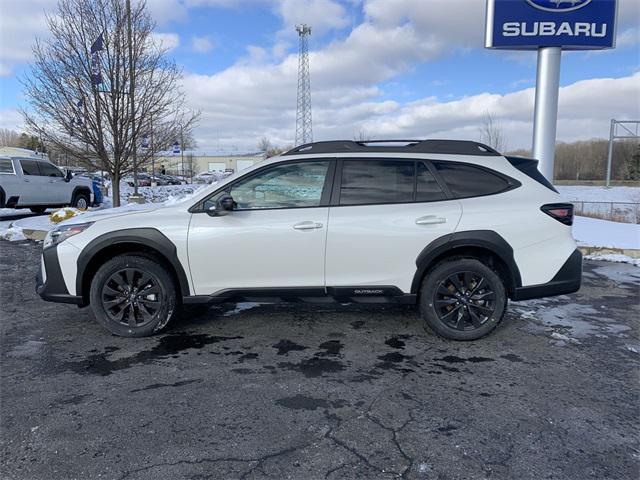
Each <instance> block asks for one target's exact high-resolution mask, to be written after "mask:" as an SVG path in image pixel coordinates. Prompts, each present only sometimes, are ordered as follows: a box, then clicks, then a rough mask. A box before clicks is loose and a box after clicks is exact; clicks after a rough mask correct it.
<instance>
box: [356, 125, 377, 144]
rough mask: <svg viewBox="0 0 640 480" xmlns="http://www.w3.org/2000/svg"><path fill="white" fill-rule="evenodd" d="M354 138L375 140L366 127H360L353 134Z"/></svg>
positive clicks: (357, 139)
mask: <svg viewBox="0 0 640 480" xmlns="http://www.w3.org/2000/svg"><path fill="white" fill-rule="evenodd" d="M353 140H354V141H356V142H369V141H371V140H373V135H372V134H371V132H370V131H369V130H367V129H366V128H360V130H358V131H357V132H355V133H354V134H353Z"/></svg>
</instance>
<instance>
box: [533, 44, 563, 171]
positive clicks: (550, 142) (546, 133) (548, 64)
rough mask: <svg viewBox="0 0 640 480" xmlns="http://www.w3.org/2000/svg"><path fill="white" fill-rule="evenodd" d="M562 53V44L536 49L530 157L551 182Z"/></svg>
mask: <svg viewBox="0 0 640 480" xmlns="http://www.w3.org/2000/svg"><path fill="white" fill-rule="evenodd" d="M561 56H562V48H561V47H542V48H539V49H538V71H537V75H536V103H535V113H534V115H533V158H535V159H537V160H538V161H539V162H540V163H539V168H540V172H541V173H542V174H543V175H544V176H545V177H546V178H547V180H549V181H550V182H551V183H553V161H554V157H555V151H556V126H557V123H558V92H559V89H560V58H561Z"/></svg>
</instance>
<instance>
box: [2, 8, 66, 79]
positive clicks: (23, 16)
mask: <svg viewBox="0 0 640 480" xmlns="http://www.w3.org/2000/svg"><path fill="white" fill-rule="evenodd" d="M54 6H55V0H33V1H29V2H24V1H21V0H3V1H2V2H1V3H0V65H1V67H2V68H0V76H9V75H11V73H12V70H13V68H14V67H15V66H17V65H19V64H22V63H24V62H28V61H29V60H30V59H31V56H32V54H31V46H32V44H33V42H34V41H35V38H36V37H40V38H44V37H47V36H48V30H47V26H46V21H45V12H47V11H51V10H52V8H53V7H54Z"/></svg>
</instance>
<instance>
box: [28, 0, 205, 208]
mask: <svg viewBox="0 0 640 480" xmlns="http://www.w3.org/2000/svg"><path fill="white" fill-rule="evenodd" d="M126 7H127V0H93V1H91V2H87V1H86V0H59V2H58V9H57V12H55V14H52V15H50V16H48V17H47V24H48V27H49V30H50V33H51V35H50V40H47V41H46V42H43V41H39V40H38V41H36V44H35V46H34V47H33V53H34V64H33V66H32V69H31V72H30V74H28V76H27V77H26V78H25V79H24V80H23V83H24V86H25V94H26V97H27V100H28V102H29V104H30V107H31V108H30V109H28V110H24V111H23V115H24V117H25V122H26V125H27V127H28V128H29V130H30V131H31V132H33V133H35V134H36V135H38V136H39V137H41V138H43V140H44V141H45V143H47V144H49V145H51V146H53V147H55V148H56V150H58V151H60V152H62V153H63V154H68V155H69V156H71V157H73V158H76V159H79V160H80V161H81V162H82V163H84V164H86V165H87V166H89V167H91V168H96V169H102V170H106V171H108V172H109V173H110V174H111V178H112V180H113V183H112V185H113V192H112V193H113V204H114V206H118V205H119V203H120V194H119V181H120V179H121V178H122V176H123V175H125V174H127V173H129V172H131V171H132V169H133V167H134V165H133V161H132V157H133V154H134V152H136V153H138V164H139V165H140V166H143V165H145V164H146V163H148V162H149V160H150V158H151V156H152V155H154V154H155V153H157V152H158V151H161V150H166V149H168V148H169V147H170V145H171V144H172V143H173V142H174V141H175V140H176V139H179V138H181V133H182V134H183V135H182V136H185V137H186V136H187V135H188V133H189V132H190V131H191V130H192V128H193V126H194V125H195V122H196V121H197V119H198V116H199V114H198V112H187V111H185V109H184V104H185V97H184V93H183V92H182V90H181V89H180V87H179V82H180V79H181V76H182V72H181V71H180V69H179V68H178V67H177V66H176V65H175V63H174V62H173V61H170V60H168V59H167V58H166V49H163V48H162V47H161V46H160V45H158V44H157V43H156V42H154V40H153V37H152V32H153V29H154V27H155V25H154V23H153V21H152V20H151V17H150V15H149V13H148V12H147V9H146V4H145V2H144V0H140V1H136V0H134V2H133V5H132V6H131V13H130V17H129V16H128V15H127V13H128V12H127V8H126ZM129 18H130V20H131V30H130V33H131V42H129V38H128V37H129V35H128V34H129V29H128V22H127V20H128V19H129ZM96 40H97V42H96ZM100 40H102V42H100ZM99 42H100V43H99ZM130 44H131V48H129V46H130ZM92 47H94V48H92ZM95 50H98V52H97V54H95V53H94V54H93V57H92V53H93V52H92V51H95ZM130 51H131V55H130V54H129V52H130ZM92 59H93V65H92ZM98 76H99V77H101V78H97V77H98ZM132 84H135V95H134V96H132V95H131V92H132V90H133V89H132V88H131V86H132ZM144 136H149V137H151V138H152V139H153V140H152V142H151V143H150V145H149V148H146V149H145V150H144V151H143V150H142V148H141V140H142V138H143V137H144ZM135 139H137V140H135Z"/></svg>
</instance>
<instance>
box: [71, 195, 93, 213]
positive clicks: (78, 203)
mask: <svg viewBox="0 0 640 480" xmlns="http://www.w3.org/2000/svg"><path fill="white" fill-rule="evenodd" d="M71 206H72V207H75V208H78V209H80V210H86V209H87V208H89V195H87V194H86V193H78V194H76V195H75V196H74V197H73V201H72V202H71Z"/></svg>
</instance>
